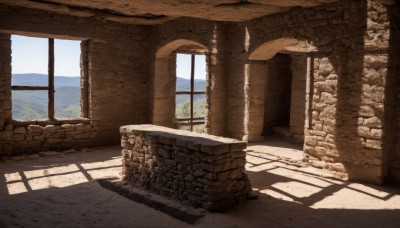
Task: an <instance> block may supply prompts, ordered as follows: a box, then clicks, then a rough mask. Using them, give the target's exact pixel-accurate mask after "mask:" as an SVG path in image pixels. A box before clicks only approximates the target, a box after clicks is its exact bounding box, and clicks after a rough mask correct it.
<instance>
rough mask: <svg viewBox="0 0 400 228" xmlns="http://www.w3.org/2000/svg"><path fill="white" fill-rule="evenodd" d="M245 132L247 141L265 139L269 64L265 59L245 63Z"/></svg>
mask: <svg viewBox="0 0 400 228" xmlns="http://www.w3.org/2000/svg"><path fill="white" fill-rule="evenodd" d="M245 69H247V73H246V75H245V77H246V81H245V94H246V97H245V99H246V112H245V134H246V135H247V141H249V142H259V141H263V140H264V136H263V130H264V99H265V79H266V74H267V65H266V62H265V61H259V60H250V61H249V63H247V64H246V65H245Z"/></svg>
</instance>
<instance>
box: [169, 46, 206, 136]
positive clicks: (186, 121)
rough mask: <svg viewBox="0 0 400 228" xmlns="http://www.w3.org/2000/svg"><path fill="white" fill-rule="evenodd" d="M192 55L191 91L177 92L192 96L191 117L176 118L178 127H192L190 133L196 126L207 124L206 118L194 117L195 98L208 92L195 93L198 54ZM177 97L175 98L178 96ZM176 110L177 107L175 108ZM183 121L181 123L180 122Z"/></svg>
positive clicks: (177, 93)
mask: <svg viewBox="0 0 400 228" xmlns="http://www.w3.org/2000/svg"><path fill="white" fill-rule="evenodd" d="M177 54H187V53H177ZM190 55H191V65H190V91H175V92H176V95H185V94H188V95H190V117H189V118H176V120H177V123H176V126H177V127H180V126H190V131H193V126H194V125H201V124H205V116H203V117H194V113H193V98H194V95H196V94H204V95H205V94H206V91H194V69H195V58H196V54H193V53H190ZM176 95H175V96H176ZM175 108H176V107H175ZM179 121H181V122H179Z"/></svg>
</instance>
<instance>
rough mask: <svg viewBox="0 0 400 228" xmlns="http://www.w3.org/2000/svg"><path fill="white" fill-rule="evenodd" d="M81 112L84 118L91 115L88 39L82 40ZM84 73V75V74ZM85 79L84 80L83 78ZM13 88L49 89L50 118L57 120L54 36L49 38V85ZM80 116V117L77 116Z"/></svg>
mask: <svg viewBox="0 0 400 228" xmlns="http://www.w3.org/2000/svg"><path fill="white" fill-rule="evenodd" d="M80 46H81V75H80V78H81V85H80V87H81V95H80V96H81V103H82V104H81V114H80V116H81V117H82V118H88V116H89V104H88V96H89V95H88V67H87V63H88V53H87V50H88V41H83V40H82V41H81V45H80ZM82 74H83V75H82ZM82 79H83V80H82ZM11 90H47V91H48V111H47V117H48V119H49V120H55V118H54V113H55V108H54V93H55V90H54V38H48V85H47V86H18V85H16V86H11ZM77 118H78V117H77Z"/></svg>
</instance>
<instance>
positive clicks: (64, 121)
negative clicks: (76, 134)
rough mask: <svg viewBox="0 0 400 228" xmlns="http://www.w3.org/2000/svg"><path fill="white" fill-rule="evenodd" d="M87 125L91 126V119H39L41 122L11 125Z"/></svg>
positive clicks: (21, 121) (18, 122)
mask: <svg viewBox="0 0 400 228" xmlns="http://www.w3.org/2000/svg"><path fill="white" fill-rule="evenodd" d="M80 123H85V124H89V123H90V119H88V118H74V119H69V118H60V119H54V120H49V119H39V120H11V124H12V125H14V126H15V127H28V126H29V125H39V126H47V125H63V124H80Z"/></svg>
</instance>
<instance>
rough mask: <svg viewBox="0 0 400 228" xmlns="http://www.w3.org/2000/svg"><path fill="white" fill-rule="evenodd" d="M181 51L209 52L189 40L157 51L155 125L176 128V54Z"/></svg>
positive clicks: (174, 42) (180, 41)
mask: <svg viewBox="0 0 400 228" xmlns="http://www.w3.org/2000/svg"><path fill="white" fill-rule="evenodd" d="M180 49H183V50H184V51H188V52H190V51H193V52H204V53H207V52H208V49H207V47H205V46H204V45H202V44H200V43H198V42H196V41H192V40H187V39H177V40H174V41H171V42H169V43H167V44H165V45H163V46H162V47H161V48H159V49H158V50H157V52H156V56H155V57H156V58H155V65H154V66H155V67H154V80H153V91H152V93H153V102H152V103H153V105H152V123H153V124H155V125H160V126H166V127H171V128H175V94H176V92H175V89H176V86H175V83H176V75H175V74H176V73H175V70H176V68H175V66H176V59H175V58H174V57H175V55H174V52H175V51H177V50H180Z"/></svg>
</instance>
